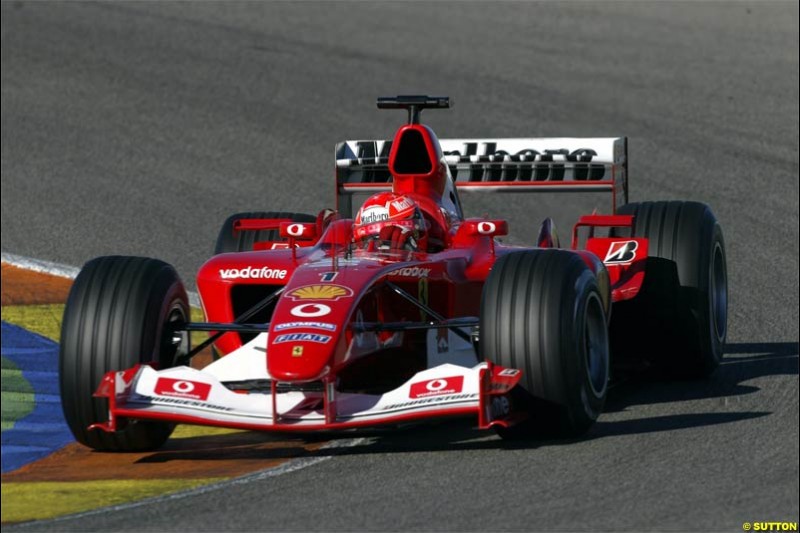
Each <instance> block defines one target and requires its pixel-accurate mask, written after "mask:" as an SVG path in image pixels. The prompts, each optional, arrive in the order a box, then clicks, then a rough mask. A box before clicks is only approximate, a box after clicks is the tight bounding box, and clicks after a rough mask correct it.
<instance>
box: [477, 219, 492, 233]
mask: <svg viewBox="0 0 800 533" xmlns="http://www.w3.org/2000/svg"><path fill="white" fill-rule="evenodd" d="M477 230H478V233H479V234H480V235H492V234H494V232H496V231H497V224H495V223H494V222H486V221H484V222H478V228H477Z"/></svg>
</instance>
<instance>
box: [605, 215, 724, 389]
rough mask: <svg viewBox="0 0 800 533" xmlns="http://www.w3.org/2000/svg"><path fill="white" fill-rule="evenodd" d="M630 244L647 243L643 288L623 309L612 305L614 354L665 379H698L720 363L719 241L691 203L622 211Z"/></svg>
mask: <svg viewBox="0 0 800 533" xmlns="http://www.w3.org/2000/svg"><path fill="white" fill-rule="evenodd" d="M618 214H621V215H633V216H634V217H635V218H634V227H633V235H632V236H634V237H644V238H647V239H648V241H649V242H648V259H647V266H646V271H645V278H644V283H643V285H642V289H641V291H640V292H639V294H638V295H637V296H636V297H635V298H633V299H632V300H630V301H625V302H620V303H618V304H614V313H613V315H612V323H611V338H612V346H613V351H614V353H615V354H616V353H619V354H620V355H622V356H624V357H626V358H627V357H651V358H654V359H655V360H656V361H657V362H659V363H662V364H661V365H660V366H661V367H662V368H663V369H664V370H666V375H667V377H675V378H690V379H691V378H704V377H708V376H710V375H711V374H712V373H713V372H714V370H715V369H716V368H717V366H718V365H719V363H720V361H721V360H722V355H723V350H724V346H725V339H726V335H727V316H728V285H727V265H726V257H725V241H724V239H723V236H722V229H721V228H720V225H719V223H718V222H717V219H716V217H715V216H714V214H713V213H712V212H711V209H710V208H709V207H708V206H707V205H705V204H702V203H698V202H682V201H669V202H642V203H632V204H627V205H624V206H622V207H621V208H620V209H619V210H618Z"/></svg>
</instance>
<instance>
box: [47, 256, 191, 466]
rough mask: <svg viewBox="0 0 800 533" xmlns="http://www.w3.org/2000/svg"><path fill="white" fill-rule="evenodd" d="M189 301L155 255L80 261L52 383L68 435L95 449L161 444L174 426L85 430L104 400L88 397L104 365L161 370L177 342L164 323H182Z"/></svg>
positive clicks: (104, 409)
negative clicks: (146, 365) (56, 375)
mask: <svg viewBox="0 0 800 533" xmlns="http://www.w3.org/2000/svg"><path fill="white" fill-rule="evenodd" d="M188 317H189V303H188V299H187V297H186V290H185V289H184V287H183V283H182V282H181V280H180V279H179V278H178V274H177V273H176V272H175V269H174V268H173V267H171V266H170V265H168V264H167V263H164V262H163V261H159V260H156V259H147V258H143V257H120V256H110V257H99V258H97V259H93V260H91V261H89V262H88V263H86V264H85V265H84V267H83V269H82V270H81V272H80V274H78V277H77V278H76V279H75V283H73V285H72V289H71V290H70V293H69V298H68V299H67V305H66V307H65V309H64V320H63V323H62V328H61V345H60V354H59V381H60V387H61V404H62V407H63V410H64V417H65V418H66V421H67V425H69V428H70V430H71V431H72V434H73V435H74V436H75V439H76V440H77V441H78V442H80V443H81V444H84V445H86V446H88V447H90V448H94V449H95V450H102V451H117V452H134V451H145V450H152V449H155V448H158V447H159V446H161V445H162V444H163V443H164V442H165V441H166V440H167V439H168V438H169V435H170V434H171V433H172V430H173V428H174V425H173V424H169V423H164V422H151V421H131V422H130V423H128V424H127V426H126V427H124V428H123V429H122V430H120V431H117V432H115V433H106V432H104V431H101V430H89V429H88V427H89V425H91V424H95V423H100V422H105V421H107V420H108V401H107V400H106V399H105V398H94V397H93V396H92V395H93V393H94V392H95V390H96V389H97V387H98V386H99V385H100V382H101V380H102V379H103V376H104V375H105V374H106V373H107V372H109V371H116V370H126V369H128V368H131V367H133V366H135V365H136V364H139V363H149V362H155V363H157V364H158V366H159V368H168V367H170V366H172V365H173V364H174V362H175V358H176V356H177V355H178V352H179V351H180V350H181V349H182V346H183V343H181V342H178V341H177V339H175V338H173V334H172V333H171V328H169V327H166V326H167V325H168V323H170V322H177V321H186V320H187V319H188Z"/></svg>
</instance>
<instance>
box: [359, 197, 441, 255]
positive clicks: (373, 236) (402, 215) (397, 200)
mask: <svg viewBox="0 0 800 533" xmlns="http://www.w3.org/2000/svg"><path fill="white" fill-rule="evenodd" d="M426 228H427V224H426V223H425V218H424V217H423V216H422V212H421V211H420V209H419V206H417V203H416V202H415V201H414V200H413V199H411V198H409V197H408V196H404V195H399V194H395V193H393V192H381V193H378V194H374V195H372V196H370V197H369V198H368V199H367V201H366V202H364V205H362V206H361V209H359V210H358V213H356V219H355V222H354V223H353V240H354V241H355V243H356V245H357V246H358V247H360V248H367V249H378V250H380V249H390V248H401V249H406V250H417V249H423V250H424V249H425V246H424V240H425V230H426ZM393 234H394V235H393ZM383 241H388V242H383Z"/></svg>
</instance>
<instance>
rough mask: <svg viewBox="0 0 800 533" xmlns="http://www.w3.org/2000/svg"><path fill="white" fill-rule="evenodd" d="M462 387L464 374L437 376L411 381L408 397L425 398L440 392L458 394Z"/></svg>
mask: <svg viewBox="0 0 800 533" xmlns="http://www.w3.org/2000/svg"><path fill="white" fill-rule="evenodd" d="M463 388H464V376H453V377H450V378H437V379H430V380H428V381H422V382H420V383H412V384H411V389H410V391H409V398H426V397H428V396H439V395H442V394H458V393H459V392H461V390H462V389H463Z"/></svg>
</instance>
